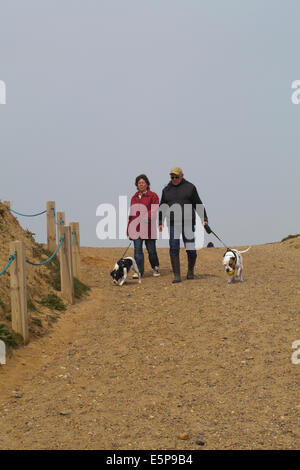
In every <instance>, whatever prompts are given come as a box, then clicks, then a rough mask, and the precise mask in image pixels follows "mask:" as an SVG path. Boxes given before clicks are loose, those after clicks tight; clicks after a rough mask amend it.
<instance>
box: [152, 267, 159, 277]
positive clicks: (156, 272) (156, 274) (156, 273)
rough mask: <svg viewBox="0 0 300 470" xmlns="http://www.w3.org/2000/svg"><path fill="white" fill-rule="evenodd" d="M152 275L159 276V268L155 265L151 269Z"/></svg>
mask: <svg viewBox="0 0 300 470" xmlns="http://www.w3.org/2000/svg"><path fill="white" fill-rule="evenodd" d="M153 276H154V277H158V276H160V269H159V266H155V268H154V270H153Z"/></svg>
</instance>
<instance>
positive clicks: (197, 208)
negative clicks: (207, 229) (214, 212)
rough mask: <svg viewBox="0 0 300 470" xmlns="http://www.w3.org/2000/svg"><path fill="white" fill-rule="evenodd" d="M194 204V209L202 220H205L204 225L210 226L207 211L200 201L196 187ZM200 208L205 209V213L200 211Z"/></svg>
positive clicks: (193, 196) (193, 195) (193, 197)
mask: <svg viewBox="0 0 300 470" xmlns="http://www.w3.org/2000/svg"><path fill="white" fill-rule="evenodd" d="M192 204H193V209H195V211H196V212H197V214H198V215H199V217H200V219H201V220H202V218H203V225H206V224H208V217H207V213H206V209H205V207H204V205H203V202H202V201H201V199H200V196H199V194H198V191H197V188H196V186H194V189H193V193H192ZM199 206H201V207H203V212H202V210H200V207H199Z"/></svg>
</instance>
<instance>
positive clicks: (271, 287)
mask: <svg viewBox="0 0 300 470" xmlns="http://www.w3.org/2000/svg"><path fill="white" fill-rule="evenodd" d="M223 252H224V250H223V249H221V248H220V249H203V250H201V251H200V252H199V253H198V259H197V267H196V279H195V280H193V281H184V282H182V283H181V284H178V285H172V284H171V279H172V275H171V272H170V267H169V259H168V251H167V250H164V249H162V250H159V257H160V261H161V266H162V276H161V277H160V278H153V277H152V276H151V272H150V269H149V265H148V263H147V262H146V265H147V266H148V271H147V272H146V275H145V277H144V278H143V281H142V284H141V285H138V283H137V282H136V281H134V280H130V282H128V284H127V285H124V286H123V287H122V288H119V287H116V286H114V285H113V284H112V282H111V278H110V276H109V272H110V270H111V268H112V265H113V264H114V262H115V261H116V260H117V259H118V257H119V256H120V255H121V253H122V249H96V248H83V249H82V278H83V280H84V281H85V282H86V283H88V284H89V285H90V286H92V291H91V293H90V295H89V296H88V297H87V299H86V300H84V301H80V302H78V303H76V305H75V306H70V307H69V308H68V311H67V313H66V314H65V315H64V316H63V317H62V318H61V319H60V320H59V322H58V323H57V324H55V326H54V327H53V330H52V332H51V333H50V334H48V335H46V336H45V337H43V338H41V339H38V340H35V341H33V342H32V343H30V344H29V345H28V346H27V347H25V348H21V349H19V350H18V351H17V352H16V353H14V357H13V358H12V359H10V360H9V362H8V364H7V365H6V366H3V367H1V368H0V383H1V387H0V448H1V449H199V448H201V449H252V448H256V449H267V448H268V449H296V448H299V444H300V436H299V424H300V420H299V414H300V398H299V374H300V364H299V365H294V364H292V362H291V355H292V343H293V341H295V340H297V339H300V331H299V314H300V307H299V305H300V302H299V299H300V286H299V275H300V263H299V261H300V239H299V237H298V238H297V239H294V240H290V241H287V242H284V243H278V244H269V245H263V246H254V247H252V249H251V250H250V252H249V253H246V254H245V255H244V264H245V271H244V278H245V281H244V282H243V283H238V282H237V283H235V284H233V285H228V284H227V282H226V278H225V274H224V272H223V268H222V265H221V260H222V255H223ZM181 258H182V265H183V272H184V273H185V272H186V259H185V258H186V257H185V253H184V251H183V250H182V252H181ZM199 435H200V436H201V437H202V438H203V440H204V441H205V446H204V447H199V446H198V445H197V444H196V439H197V437H198V436H199ZM183 438H185V439H183Z"/></svg>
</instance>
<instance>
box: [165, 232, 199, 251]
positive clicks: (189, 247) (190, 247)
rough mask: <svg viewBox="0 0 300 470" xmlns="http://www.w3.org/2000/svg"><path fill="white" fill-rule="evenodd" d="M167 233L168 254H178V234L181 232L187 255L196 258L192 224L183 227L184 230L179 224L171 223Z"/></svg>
mask: <svg viewBox="0 0 300 470" xmlns="http://www.w3.org/2000/svg"><path fill="white" fill-rule="evenodd" d="M169 233H170V239H169V246H170V256H178V255H179V250H180V235H181V234H182V239H183V243H184V246H185V249H186V252H187V254H188V256H190V257H192V258H197V252H196V247H195V234H194V227H193V226H192V225H191V226H186V227H184V230H183V227H182V226H181V225H171V226H170V227H169Z"/></svg>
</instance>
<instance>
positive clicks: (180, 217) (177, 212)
mask: <svg viewBox="0 0 300 470" xmlns="http://www.w3.org/2000/svg"><path fill="white" fill-rule="evenodd" d="M170 176H171V181H170V182H169V184H168V185H167V186H166V187H165V188H164V189H163V192H162V197H161V201H160V210H159V231H160V232H162V230H163V222H164V219H167V225H168V227H169V232H170V239H169V245H170V259H171V264H172V269H173V272H174V276H175V277H174V280H173V283H177V282H181V276H180V259H179V249H180V235H181V234H182V238H183V242H184V246H185V249H186V253H187V257H188V272H187V279H194V267H195V263H196V258H197V252H196V248H195V224H196V214H195V212H197V213H198V215H199V216H200V217H201V218H202V219H203V225H204V226H205V225H207V224H208V219H207V214H206V211H205V208H204V207H203V204H202V202H201V199H200V197H199V195H198V192H197V189H196V187H195V186H194V185H193V184H192V183H190V182H189V181H187V180H185V179H184V178H183V176H184V175H183V173H182V169H181V168H179V167H174V168H172V170H171V172H170ZM201 209H202V210H201Z"/></svg>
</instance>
